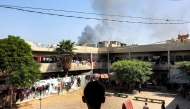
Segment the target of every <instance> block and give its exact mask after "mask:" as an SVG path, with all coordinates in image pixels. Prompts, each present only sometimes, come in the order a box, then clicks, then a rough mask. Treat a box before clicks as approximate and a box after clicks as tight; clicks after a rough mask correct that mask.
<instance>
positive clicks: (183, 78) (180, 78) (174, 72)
mask: <svg viewBox="0 0 190 109" xmlns="http://www.w3.org/2000/svg"><path fill="white" fill-rule="evenodd" d="M168 78H169V82H170V83H180V84H183V83H189V82H190V76H189V75H187V74H186V73H182V72H181V71H180V70H179V69H171V70H170V72H169V74H168Z"/></svg>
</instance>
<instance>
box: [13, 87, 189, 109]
mask: <svg viewBox="0 0 190 109" xmlns="http://www.w3.org/2000/svg"><path fill="white" fill-rule="evenodd" d="M109 91H110V92H115V93H116V91H115V90H109ZM161 93H166V92H163V91H162V92H159V91H153V90H147V91H146V90H144V91H142V92H141V93H137V94H134V95H129V97H128V98H121V97H116V96H113V97H108V96H106V101H105V103H104V104H103V105H102V109H122V103H123V102H125V101H126V100H128V99H130V100H131V101H132V103H133V107H134V109H142V107H143V106H144V103H145V101H144V100H142V101H137V100H134V96H141V97H148V98H155V99H163V100H165V102H166V109H175V106H176V105H177V104H178V105H179V106H180V109H188V108H189V109H190V101H188V100H187V99H182V97H181V96H180V95H179V94H178V95H174V96H163V95H161ZM168 93H171V92H168ZM82 94H83V89H79V90H76V91H73V92H70V93H63V94H60V95H54V96H51V97H46V98H43V99H42V101H41V109H87V107H86V104H85V103H83V102H82V99H81V96H82ZM188 98H189V97H188ZM147 103H148V107H149V109H160V108H161V104H160V103H151V102H150V101H148V102H147ZM14 109H40V100H39V99H34V100H32V101H28V102H25V103H21V104H19V105H18V107H17V108H14Z"/></svg>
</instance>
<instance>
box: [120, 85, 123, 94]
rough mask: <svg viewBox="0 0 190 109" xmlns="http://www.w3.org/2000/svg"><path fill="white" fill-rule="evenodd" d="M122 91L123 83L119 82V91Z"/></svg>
mask: <svg viewBox="0 0 190 109" xmlns="http://www.w3.org/2000/svg"><path fill="white" fill-rule="evenodd" d="M122 92H123V85H122V84H119V93H122Z"/></svg>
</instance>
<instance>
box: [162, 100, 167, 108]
mask: <svg viewBox="0 0 190 109" xmlns="http://www.w3.org/2000/svg"><path fill="white" fill-rule="evenodd" d="M161 109H166V108H165V102H164V101H162V105H161Z"/></svg>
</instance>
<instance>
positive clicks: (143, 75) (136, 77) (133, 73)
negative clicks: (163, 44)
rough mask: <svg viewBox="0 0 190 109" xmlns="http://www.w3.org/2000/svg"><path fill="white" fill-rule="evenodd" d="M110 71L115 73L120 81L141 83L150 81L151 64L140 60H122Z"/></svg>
mask: <svg viewBox="0 0 190 109" xmlns="http://www.w3.org/2000/svg"><path fill="white" fill-rule="evenodd" d="M110 71H112V72H115V73H116V76H117V78H118V79H119V80H123V81H128V82H141V81H145V80H147V79H149V77H148V75H151V74H152V73H153V72H152V68H151V63H149V62H144V61H139V60H121V61H117V62H114V63H113V64H112V65H111V68H110Z"/></svg>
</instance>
